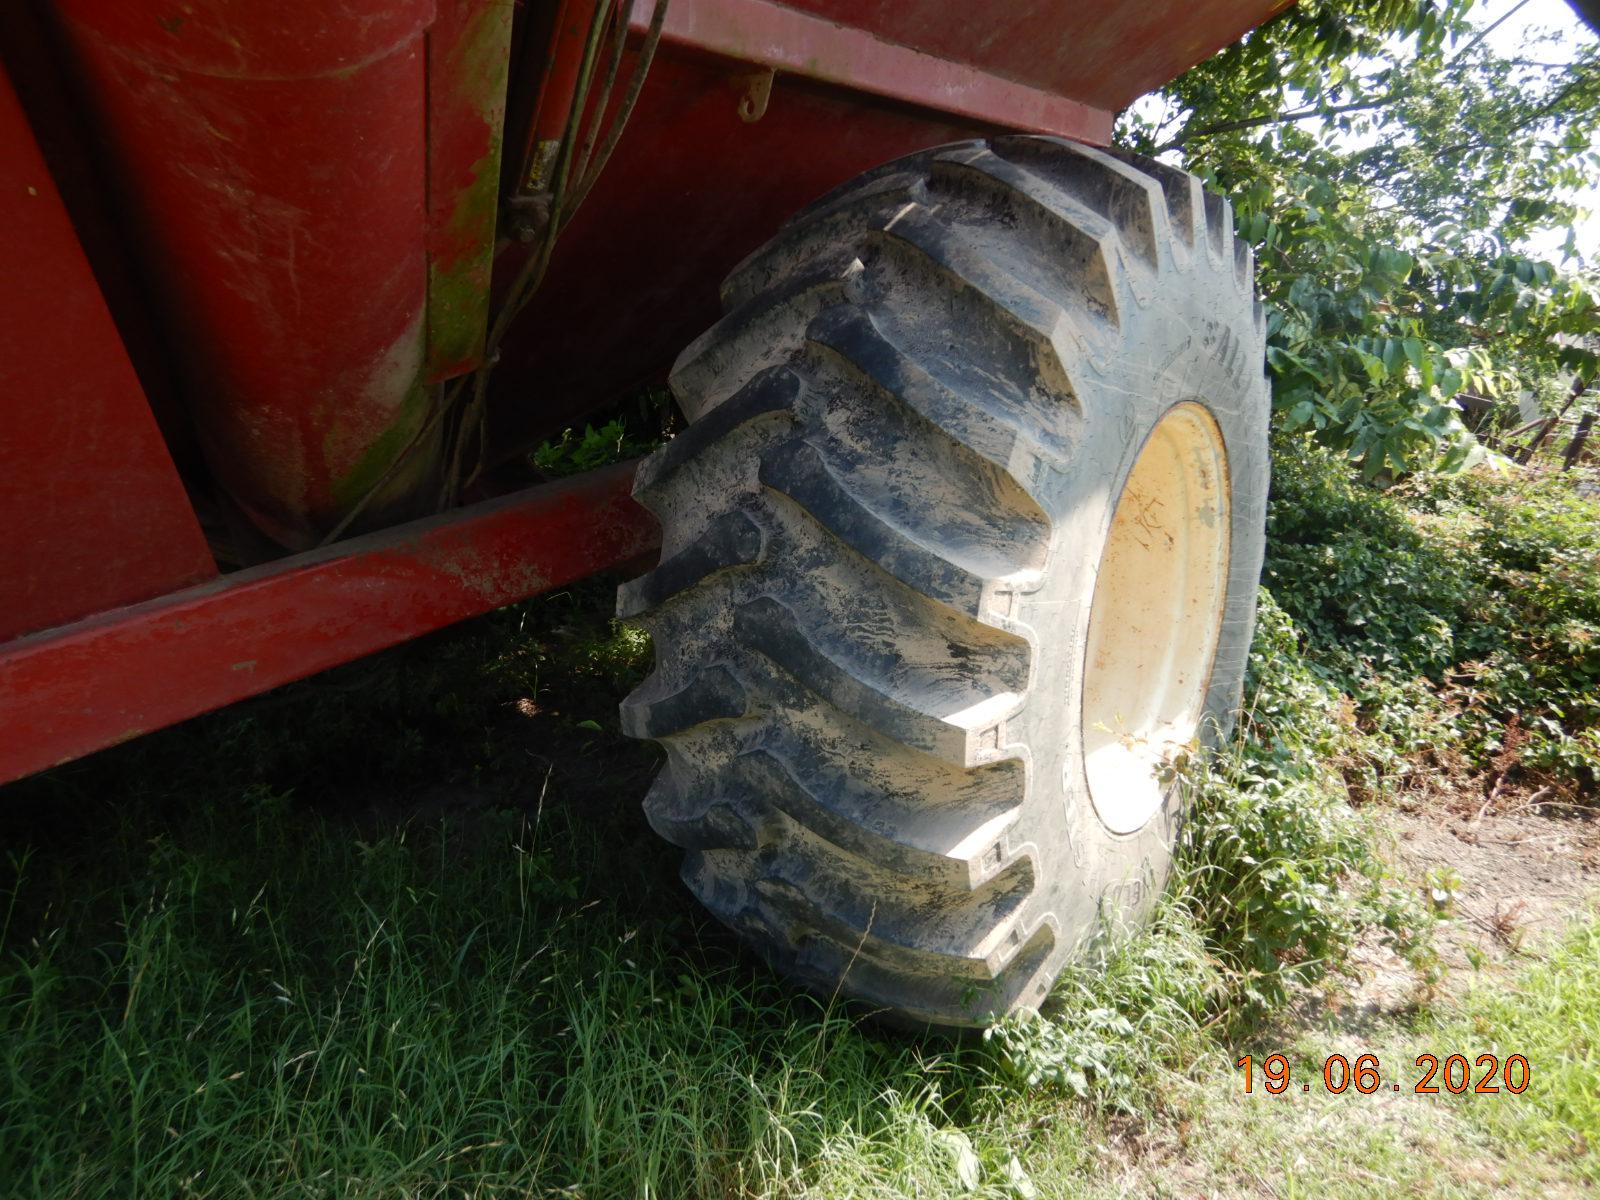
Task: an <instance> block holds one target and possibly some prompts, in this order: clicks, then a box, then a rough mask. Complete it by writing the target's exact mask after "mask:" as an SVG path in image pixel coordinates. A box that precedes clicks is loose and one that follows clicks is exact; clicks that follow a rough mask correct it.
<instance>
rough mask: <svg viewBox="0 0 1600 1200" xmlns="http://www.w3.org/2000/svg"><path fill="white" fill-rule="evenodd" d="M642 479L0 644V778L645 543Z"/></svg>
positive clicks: (415, 531) (577, 485) (568, 492)
mask: <svg viewBox="0 0 1600 1200" xmlns="http://www.w3.org/2000/svg"><path fill="white" fill-rule="evenodd" d="M632 481H633V465H632V464H631V463H625V464H622V465H621V466H616V467H608V468H606V469H604V470H601V471H595V472H591V473H590V474H588V475H585V476H582V477H580V478H577V479H573V480H570V481H567V482H564V483H558V484H551V485H549V486H547V487H542V488H536V489H534V490H532V491H529V492H523V493H519V494H517V495H514V496H507V497H505V498H503V499H500V500H493V501H489V502H488V503H485V504H480V505H476V506H474V507H472V508H467V509H463V510H460V511H458V512H455V513H451V514H449V515H448V516H444V517H434V518H431V519H429V520H426V521H418V522H415V523H414V524H411V525H403V526H400V527H398V528H395V529H389V530H385V531H383V532H382V533H375V534H368V535H366V536H365V537H360V538H355V539H352V540H350V541H348V542H343V543H340V544H339V545H337V546H334V547H330V548H329V549H328V550H325V551H318V552H315V553H312V554H306V555H301V556H299V557H297V558H291V559H287V560H285V561H283V562H281V563H275V564H273V565H272V566H270V567H262V568H258V569H256V570H251V571H245V572H241V573H239V574H237V575H230V576H228V577H227V578H226V579H220V580H217V581H216V582H214V583H210V584H204V585H201V586H200V587H195V588H191V589H189V590H187V591H183V592H177V593H174V594H173V595H170V596H164V597H162V598H161V599H159V600H154V601H151V602H149V603H146V604H141V605H137V606H135V607H133V608H126V609H120V610H117V611H114V612H109V613H103V614H101V615H100V616H97V617H91V618H89V619H88V620H86V621H82V622H79V623H78V624H76V625H69V626H67V627H65V628H63V629H57V630H52V631H50V632H48V633H44V634H39V635H36V636H34V637H29V638H22V639H19V640H15V641H12V642H9V643H7V644H5V645H4V646H0V729H3V730H4V731H5V737H3V738H0V781H4V780H7V779H17V778H20V777H21V776H23V775H27V774H30V773H31V772H34V771H38V770H40V769H42V768H44V767H48V766H51V765H53V764H55V763H59V762H64V761H66V760H68V759H72V758H76V757H78V756H80V755H83V754H87V753H88V752H90V751H91V750H97V749H100V748H101V747H104V746H109V745H113V744H115V743H117V742H121V741H126V740H127V739H128V738H131V737H135V736H137V735H138V734H141V733H145V732H148V731H150V730H153V729H159V728H161V727H162V726H164V725H170V724H172V723H173V722H175V721H181V720H183V719H184V718H186V717H192V716H194V715H196V714H198V713H203V712H208V711H210V710H211V709H215V708H220V707H222V706H223V705H226V704H230V703H232V702H233V701H235V700H240V699H243V698H244V697H246V696H252V695H255V694H256V693H257V692H263V691H266V690H267V689H268V688H273V687H277V686H278V685H279V684H283V683H288V682H290V681H291V680H295V679H300V678H302V677H304V676H306V675H310V674H312V673H313V672H316V671H321V670H323V669H325V668H327V667H331V666H334V665H336V664H338V663H342V662H348V661H349V660H350V659H352V658H358V657H360V656H361V655H363V654H370V653H372V652H373V651H375V650H381V649H383V648H384V647H386V646H392V645H395V644H396V643H398V642H403V641H406V640H407V639H409V638H414V637H416V636H418V635H419V634H423V633H427V632H429V631H430V630H433V629H437V628H439V627H440V626H442V625H448V624H451V623H452V622H455V621H460V620H463V619H465V618H467V617H473V616H477V615H479V614H480V613H485V612H488V611H489V610H490V609H493V608H498V607H500V606H501V605H504V604H509V603H511V602H512V601H514V600H520V599H522V598H523V597H525V596H531V595H535V594H537V593H538V592H541V591H544V590H546V589H548V588H552V587H559V586H560V585H562V584H564V583H570V582H571V581H572V580H574V579H580V578H582V577H583V576H585V575H591V574H593V573H594V572H596V571H600V570H604V569H606V568H607V567H612V566H616V565H618V564H620V563H625V562H628V561H630V560H632V559H635V558H637V557H639V556H640V555H641V554H645V553H648V552H649V551H650V550H652V549H654V548H655V546H656V545H657V544H658V541H659V537H660V533H659V530H658V529H657V527H656V523H655V519H654V518H653V517H651V516H650V515H649V514H648V513H646V512H645V511H644V509H642V508H640V507H639V506H638V505H636V504H635V503H634V502H633V500H632V499H631V498H630V497H629V489H630V488H631V486H632Z"/></svg>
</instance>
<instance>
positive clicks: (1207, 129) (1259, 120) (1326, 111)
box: [1152, 93, 1399, 154]
mask: <svg viewBox="0 0 1600 1200" xmlns="http://www.w3.org/2000/svg"><path fill="white" fill-rule="evenodd" d="M1397 99H1399V96H1398V95H1396V94H1395V93H1390V94H1389V95H1387V96H1380V97H1379V98H1378V99H1376V100H1362V101H1360V102H1357V103H1351V104H1334V105H1331V106H1328V107H1323V108H1302V109H1298V110H1296V111H1295V112H1286V113H1273V114H1272V115H1271V116H1268V117H1244V118H1242V119H1240V120H1237V121H1223V122H1221V123H1220V124H1217V125H1206V126H1203V127H1202V128H1200V129H1192V130H1191V129H1186V130H1184V131H1183V133H1181V134H1180V135H1178V136H1177V137H1175V138H1173V139H1172V140H1171V141H1170V142H1167V143H1166V144H1165V145H1161V146H1157V147H1156V148H1155V150H1154V151H1152V154H1164V153H1166V151H1168V150H1176V149H1177V148H1178V147H1180V146H1182V145H1185V144H1186V143H1188V142H1192V141H1193V140H1194V139H1195V138H1200V137H1211V136H1212V135H1213V134H1218V133H1232V132H1233V131H1234V130H1237V129H1255V128H1258V127H1259V126H1262V125H1284V124H1287V123H1289V122H1290V121H1309V120H1312V119H1313V118H1315V117H1336V116H1338V115H1339V114H1340V113H1348V112H1362V111H1365V110H1367V109H1373V108H1382V107H1383V106H1384V105H1385V104H1392V103H1393V102H1394V101H1395V100H1397Z"/></svg>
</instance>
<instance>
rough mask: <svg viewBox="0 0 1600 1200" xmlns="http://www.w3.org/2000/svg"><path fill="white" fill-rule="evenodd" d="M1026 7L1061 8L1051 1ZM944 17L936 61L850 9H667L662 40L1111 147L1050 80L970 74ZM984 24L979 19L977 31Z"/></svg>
mask: <svg viewBox="0 0 1600 1200" xmlns="http://www.w3.org/2000/svg"><path fill="white" fill-rule="evenodd" d="M1234 2H1235V6H1237V0H1234ZM801 7H803V6H801ZM994 7H996V8H998V9H1000V10H1001V12H1004V11H1005V9H1006V8H1007V7H1010V8H1026V7H1028V6H1026V5H1011V6H994ZM1034 7H1036V8H1050V9H1054V8H1060V7H1062V6H1061V4H1060V3H1059V0H1057V2H1056V3H1054V4H1049V5H1045V4H1037V5H1035V6H1034ZM648 9H649V6H648V5H645V4H641V5H639V6H638V8H637V9H636V10H635V14H634V28H635V30H637V31H638V32H640V33H642V32H643V31H644V30H645V29H646V28H647V27H648V25H649V11H648ZM942 9H943V10H944V11H941V12H939V13H938V14H937V18H938V20H939V22H940V24H939V25H938V26H937V27H936V28H935V29H930V30H928V31H927V32H928V33H929V34H933V33H937V34H939V35H941V36H939V37H938V44H939V49H938V52H937V53H935V54H929V53H924V52H923V50H922V49H921V47H922V45H923V41H918V40H903V41H902V42H900V43H897V42H895V41H890V40H888V39H886V38H882V37H879V36H877V35H876V34H874V33H873V32H872V31H871V30H869V29H863V28H860V26H862V25H863V24H864V22H863V21H862V20H861V18H860V15H859V14H858V13H857V12H856V10H855V8H854V7H853V6H849V5H847V6H844V11H841V12H839V13H838V14H836V16H835V17H834V18H833V19H824V18H821V17H816V16H812V15H811V14H809V13H804V12H800V11H798V10H797V8H796V7H791V6H789V5H783V4H774V3H771V0H672V5H671V7H670V8H668V9H667V20H666V24H665V25H664V26H663V27H662V31H661V36H662V40H663V41H665V42H667V43H669V44H672V43H676V44H677V45H680V46H685V47H689V48H692V49H696V50H703V51H706V52H707V53H710V54H719V55H722V56H724V57H726V58H731V59H735V60H738V61H740V62H746V63H752V64H754V65H756V66H760V67H768V68H771V69H774V70H777V71H781V72H783V73H784V74H785V75H796V76H799V77H800V78H802V79H811V80H816V81H818V82H821V83H832V84H837V85H839V86H841V87H847V88H849V89H850V90H852V91H854V92H860V93H864V94H866V95H869V96H882V97H884V98H886V99H890V100H898V101H901V102H903V103H906V104H912V105H916V106H917V107H919V108H927V109H932V110H934V111H935V112H943V113H949V114H951V115H952V116H957V117H965V118H968V119H970V120H972V121H976V122H978V123H979V124H982V125H992V126H997V127H1000V128H1004V129H1016V130H1022V131H1025V132H1029V133H1053V134H1058V135H1060V136H1061V137H1070V138H1077V139H1078V140H1079V141H1084V142H1093V143H1095V144H1096V145H1101V146H1103V145H1105V144H1107V143H1108V142H1109V141H1110V140H1111V122H1112V114H1111V113H1109V112H1106V111H1104V110H1102V109H1097V108H1094V107H1091V106H1090V105H1087V104H1083V103H1080V102H1079V101H1078V100H1076V99H1070V98H1069V97H1073V96H1075V95H1076V93H1074V92H1073V91H1071V90H1070V89H1062V88H1059V87H1052V86H1049V85H1050V84H1054V83H1055V82H1056V80H1054V79H1048V80H1041V81H1040V82H1041V83H1043V84H1045V85H1046V86H1045V87H1043V88H1039V87H1032V86H1029V85H1028V84H1025V83H1019V82H1017V81H1016V80H1015V79H1006V78H1003V77H1002V76H999V75H995V74H992V73H990V72H987V71H984V70H978V69H976V68H974V67H972V66H970V65H968V60H967V58H966V57H965V48H966V47H968V46H969V45H970V43H971V42H972V40H973V38H972V29H971V24H972V23H971V11H970V5H969V4H968V3H966V0H961V2H959V3H955V2H952V0H944V2H943V4H942ZM1051 15H1054V14H1051ZM1008 16H1009V14H1008ZM990 18H991V14H990V13H986V14H985V17H984V24H985V25H989V24H990V23H991V19H990ZM925 40H926V39H925ZM1019 40H1020V39H1019ZM1032 40H1039V39H1037V38H1034V39H1032ZM1045 40H1051V39H1045Z"/></svg>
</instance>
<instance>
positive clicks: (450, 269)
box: [426, 0, 511, 383]
mask: <svg viewBox="0 0 1600 1200" xmlns="http://www.w3.org/2000/svg"><path fill="white" fill-rule="evenodd" d="M510 44H511V6H510V5H509V4H506V3H504V0H440V3H439V15H438V19H437V20H436V21H435V22H434V24H433V27H432V28H431V29H429V30H428V364H427V372H426V373H427V379H428V382H430V383H432V382H437V381H439V380H443V379H449V378H451V377H452V376H455V375H460V374H462V373H463V372H465V371H470V370H472V369H473V368H474V367H476V366H478V364H479V363H480V362H482V361H483V342H484V334H485V332H486V331H487V328H488V321H489V279H490V272H491V270H492V268H493V260H494V239H495V220H496V217H497V216H498V215H499V207H500V204H499V200H500V130H501V124H502V122H503V121H504V120H505V109H506V73H507V65H508V64H507V52H508V47H509V46H510Z"/></svg>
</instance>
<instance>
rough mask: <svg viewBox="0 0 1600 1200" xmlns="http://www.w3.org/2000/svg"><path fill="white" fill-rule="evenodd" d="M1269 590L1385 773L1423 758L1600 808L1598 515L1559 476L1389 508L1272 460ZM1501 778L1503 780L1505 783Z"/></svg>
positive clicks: (1280, 454) (1429, 493) (1491, 478)
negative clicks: (1539, 782) (1367, 737)
mask: <svg viewBox="0 0 1600 1200" xmlns="http://www.w3.org/2000/svg"><path fill="white" fill-rule="evenodd" d="M1275 449H1276V455H1275V461H1274V477H1273V492H1272V500H1271V503H1270V506H1269V513H1268V550H1267V560H1266V565H1265V569H1264V572H1263V582H1264V583H1265V585H1266V586H1267V588H1268V589H1269V590H1270V591H1271V593H1272V595H1273V597H1274V599H1275V600H1276V601H1277V602H1278V604H1279V605H1280V606H1281V607H1282V609H1283V610H1284V612H1285V613H1287V614H1288V615H1289V616H1290V617H1291V618H1292V619H1293V620H1294V622H1295V624H1296V625H1297V626H1298V627H1299V629H1300V630H1301V632H1302V633H1303V635H1304V639H1305V646H1304V648H1305V652H1306V658H1307V660H1308V662H1309V663H1310V665H1311V667H1312V669H1313V670H1314V671H1315V672H1317V673H1318V674H1320V675H1321V676H1322V677H1324V678H1325V679H1327V680H1328V681H1329V682H1331V683H1332V684H1334V685H1335V686H1336V687H1338V688H1339V689H1340V690H1341V691H1343V692H1345V693H1347V694H1348V695H1349V696H1350V697H1351V699H1352V702H1353V704H1354V707H1355V711H1356V713H1357V715H1358V717H1359V719H1360V725H1361V728H1362V729H1363V730H1364V731H1365V732H1368V733H1370V734H1372V735H1375V739H1376V740H1375V742H1374V747H1372V748H1375V750H1376V757H1375V758H1374V759H1373V761H1374V762H1377V761H1378V760H1380V759H1383V758H1384V755H1385V753H1386V752H1387V753H1388V755H1389V759H1388V762H1387V764H1386V766H1387V768H1388V769H1389V770H1404V767H1403V766H1402V765H1400V764H1399V763H1398V759H1397V756H1400V755H1406V754H1414V753H1415V752H1416V751H1418V750H1420V749H1422V748H1424V747H1429V748H1433V749H1435V750H1441V749H1444V750H1448V751H1451V752H1458V753H1460V754H1461V755H1462V756H1463V757H1464V760H1465V761H1466V762H1467V763H1468V764H1469V766H1470V767H1471V768H1472V769H1475V770H1488V769H1491V766H1492V764H1495V763H1496V762H1498V761H1499V759H1500V757H1501V756H1503V755H1505V754H1507V753H1510V754H1511V759H1510V760H1509V761H1511V762H1514V763H1516V764H1517V765H1519V766H1521V767H1522V768H1524V769H1525V770H1528V771H1532V772H1539V773H1543V774H1546V775H1549V776H1550V777H1552V778H1554V779H1559V780H1561V781H1564V782H1565V783H1567V784H1569V785H1570V786H1571V787H1573V788H1574V789H1576V790H1578V791H1580V792H1585V791H1586V792H1594V791H1596V790H1600V758H1597V757H1596V754H1595V745H1596V736H1597V735H1596V734H1595V732H1594V731H1595V729H1596V728H1597V727H1600V506H1597V505H1596V504H1595V503H1594V502H1593V501H1591V500H1586V499H1584V498H1582V497H1580V496H1578V495H1577V494H1576V493H1575V492H1574V491H1573V490H1572V489H1571V487H1570V486H1569V485H1568V482H1567V480H1566V479H1565V478H1563V477H1562V476H1560V475H1559V474H1551V475H1545V476H1539V475H1529V474H1526V473H1518V474H1517V475H1516V476H1514V477H1507V476H1503V475H1498V474H1495V473H1492V472H1489V471H1487V470H1479V471H1476V472H1472V473H1469V474H1466V475H1459V476H1428V477H1418V478H1416V479H1413V480H1411V481H1409V482H1408V483H1407V484H1406V485H1404V486H1402V487H1396V488H1392V489H1390V490H1389V491H1387V492H1385V491H1380V490H1378V489H1376V488H1373V487H1371V486H1368V485H1364V484H1362V483H1359V482H1357V481H1356V480H1355V479H1353V478H1352V477H1351V473H1350V470H1349V468H1348V465H1347V464H1346V463H1345V462H1344V461H1343V460H1342V459H1340V458H1339V457H1338V456H1336V455H1334V454H1331V453H1329V452H1327V451H1323V450H1319V449H1317V448H1315V447H1312V446H1310V445H1308V444H1306V443H1305V442H1304V441H1302V440H1296V439H1288V438H1280V439H1279V441H1278V442H1277V444H1276V447H1275ZM1505 766H1506V763H1504V762H1500V763H1499V765H1498V766H1493V769H1496V770H1504V769H1505Z"/></svg>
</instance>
